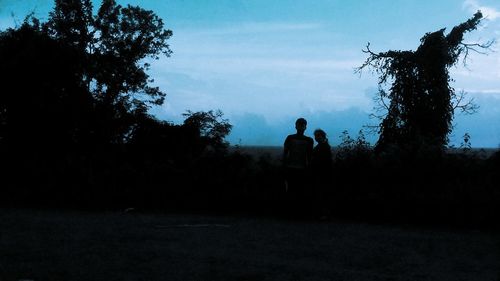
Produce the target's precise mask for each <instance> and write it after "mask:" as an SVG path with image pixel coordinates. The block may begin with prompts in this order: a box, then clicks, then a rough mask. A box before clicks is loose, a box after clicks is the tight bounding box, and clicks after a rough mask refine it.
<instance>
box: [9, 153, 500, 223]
mask: <svg viewBox="0 0 500 281" xmlns="http://www.w3.org/2000/svg"><path fill="white" fill-rule="evenodd" d="M168 147H169V146H161V147H160V146H146V145H132V144H126V145H108V146H102V147H92V148H81V147H73V148H64V149H61V148H53V149H52V150H50V152H49V151H47V154H44V153H41V154H36V153H24V154H20V153H17V152H14V151H13V150H10V151H5V150H3V151H2V159H4V160H7V161H2V163H3V164H2V172H3V178H4V180H3V182H4V184H2V189H1V191H0V192H1V198H2V205H4V206H9V205H10V206H20V205H21V206H45V207H65V208H67V207H70V208H72V207H78V208H91V209H113V210H117V209H125V208H128V207H135V208H138V209H141V210H165V211H219V212H224V213H233V212H250V213H255V214H265V215H283V214H287V212H288V214H290V215H304V214H306V213H307V212H309V210H305V211H304V209H303V208H301V206H308V205H314V203H315V202H310V200H312V199H311V197H304V198H300V199H296V201H294V202H287V200H288V199H287V196H286V192H285V184H284V181H285V178H284V174H283V170H282V168H281V163H280V161H279V160H278V159H275V158H272V157H271V156H270V155H268V154H263V155H260V156H259V155H248V154H245V153H242V152H241V151H238V150H236V151H232V152H228V151H227V150H219V151H215V150H211V149H208V148H205V149H204V150H203V152H201V153H200V154H198V155H197V156H193V157H191V158H189V157H186V155H179V156H178V157H175V153H173V152H174V151H178V147H177V146H171V147H170V149H168ZM356 149H357V150H356ZM356 149H353V150H349V151H347V150H344V151H343V153H344V154H343V155H340V154H339V153H340V151H339V152H338V153H337V155H336V158H335V161H334V166H333V168H332V172H331V177H332V183H331V185H330V186H329V187H328V192H327V194H326V195H325V196H326V200H325V201H326V202H327V207H328V209H329V210H330V212H331V214H332V215H333V216H334V217H339V218H358V219H374V220H381V221H392V220H394V221H399V222H415V221H420V222H424V223H446V224H449V223H453V224H467V225H471V224H472V225H475V224H491V223H496V222H498V219H499V218H498V215H497V214H498V213H500V212H498V211H500V210H499V206H500V204H499V203H500V188H498V186H500V185H499V183H500V179H499V176H498V175H499V173H498V172H499V170H500V155H499V154H498V153H497V154H494V155H493V156H491V157H489V158H487V159H483V158H479V157H476V156H474V155H472V154H463V153H455V154H443V155H433V156H427V157H423V156H421V157H419V158H413V159H402V158H400V157H398V156H395V155H383V156H381V155H376V154H374V153H373V152H372V150H371V149H365V150H362V151H361V150H359V147H358V148H356ZM21 151H25V150H21ZM347 152H351V153H350V154H346V153H347ZM49 154H50V155H49ZM5 163H10V164H8V165H5ZM7 182H9V183H8V184H7ZM312 183H313V180H312V178H311V186H310V187H309V188H310V190H311V192H312V190H313V188H314V186H313V185H312ZM290 205H292V206H295V207H297V208H295V207H292V208H291V209H290V208H289V209H287V206H290ZM294 210H300V212H303V213H300V214H299V213H295V214H294ZM304 212H305V213H304Z"/></svg>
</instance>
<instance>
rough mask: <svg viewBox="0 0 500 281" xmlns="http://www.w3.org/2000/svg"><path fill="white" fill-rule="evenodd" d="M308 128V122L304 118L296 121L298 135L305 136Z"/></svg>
mask: <svg viewBox="0 0 500 281" xmlns="http://www.w3.org/2000/svg"><path fill="white" fill-rule="evenodd" d="M306 128H307V121H306V119H304V118H299V119H297V121H295V129H297V133H298V134H304V132H305V131H306Z"/></svg>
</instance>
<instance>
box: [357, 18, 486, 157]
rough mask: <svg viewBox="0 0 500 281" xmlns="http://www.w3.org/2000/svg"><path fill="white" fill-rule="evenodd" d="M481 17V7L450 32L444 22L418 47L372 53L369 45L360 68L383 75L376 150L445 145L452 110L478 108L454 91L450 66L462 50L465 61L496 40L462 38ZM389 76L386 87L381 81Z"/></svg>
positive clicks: (449, 129) (411, 148)
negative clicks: (480, 41) (476, 41)
mask: <svg viewBox="0 0 500 281" xmlns="http://www.w3.org/2000/svg"><path fill="white" fill-rule="evenodd" d="M482 18H483V16H482V14H481V12H480V11H478V12H477V13H476V14H474V16H473V17H472V18H471V19H469V20H467V21H466V22H464V23H461V24H459V25H457V26H455V27H454V28H453V29H452V30H451V32H450V33H448V34H445V29H444V28H443V29H441V30H438V31H436V32H431V33H427V34H425V35H424V36H423V37H422V39H420V42H421V44H420V46H419V47H418V49H417V50H416V51H392V50H391V51H387V52H381V53H374V52H373V51H372V50H371V49H370V44H368V45H367V48H366V50H364V52H365V53H366V54H368V58H367V59H366V61H365V63H364V64H363V65H362V66H361V67H359V68H358V71H361V70H363V69H364V68H367V67H371V68H374V69H375V71H376V72H377V73H378V74H379V75H380V78H379V96H378V98H377V101H378V102H379V106H380V108H382V109H384V110H385V111H386V113H385V114H383V115H382V116H380V118H381V119H382V121H381V124H380V125H379V133H380V138H379V140H378V142H377V145H376V149H377V150H378V151H382V150H386V149H388V148H389V147H394V146H395V147H399V148H403V149H409V150H410V151H417V150H419V149H420V148H423V147H426V148H431V147H432V148H435V149H438V150H442V149H444V147H445V146H446V144H447V143H448V135H449V133H450V132H451V130H452V127H451V122H452V120H453V115H454V110H455V109H461V110H462V111H464V112H469V113H470V112H474V111H475V110H476V109H477V107H476V106H475V105H474V104H473V103H472V101H469V102H465V103H464V102H463V98H464V93H463V92H461V93H459V94H458V95H457V94H456V93H455V90H454V89H453V87H451V86H450V82H451V81H453V80H452V78H451V77H450V75H449V71H448V69H449V68H450V67H451V66H453V65H455V64H456V63H457V62H458V61H459V58H460V57H461V55H464V63H465V61H466V59H467V55H468V53H469V51H478V52H479V50H478V49H477V48H479V49H487V48H489V47H490V46H491V44H492V43H493V42H488V43H486V44H467V43H463V37H464V34H465V33H467V32H470V31H472V30H475V29H476V28H477V27H478V25H479V23H480V22H481V20H482ZM389 82H390V84H391V86H390V87H389V89H388V91H386V90H385V89H384V87H383V86H384V85H385V84H387V83H389Z"/></svg>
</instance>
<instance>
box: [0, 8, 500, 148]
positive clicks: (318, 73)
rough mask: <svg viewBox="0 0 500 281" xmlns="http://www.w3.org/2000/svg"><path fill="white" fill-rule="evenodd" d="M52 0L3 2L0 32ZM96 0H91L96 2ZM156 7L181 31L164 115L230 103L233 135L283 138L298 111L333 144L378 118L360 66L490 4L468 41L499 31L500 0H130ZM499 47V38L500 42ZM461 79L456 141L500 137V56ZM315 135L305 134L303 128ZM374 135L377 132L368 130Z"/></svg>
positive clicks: (160, 81) (165, 77)
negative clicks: (368, 51) (462, 103)
mask: <svg viewBox="0 0 500 281" xmlns="http://www.w3.org/2000/svg"><path fill="white" fill-rule="evenodd" d="M52 3H53V1H52V0H23V1H17V0H16V1H14V0H0V28H5V27H7V26H12V25H13V24H14V23H13V22H14V21H13V17H12V15H11V14H12V13H13V14H14V18H17V20H18V21H21V20H22V19H23V18H24V15H25V14H27V13H28V12H29V11H32V10H34V11H35V13H36V15H37V16H38V17H40V18H42V19H44V18H46V17H47V12H48V11H49V10H50V9H51V8H52ZM98 3H99V2H98V1H94V4H95V5H96V6H97V5H98ZM119 3H121V4H132V5H140V6H142V7H144V8H146V9H151V10H153V11H155V12H156V13H157V14H158V15H159V16H161V17H162V18H163V19H164V21H165V23H166V26H167V27H168V28H169V29H171V30H172V31H173V32H174V36H173V37H172V38H171V40H170V44H171V48H172V50H173V51H174V53H173V55H172V56H171V57H170V58H162V59H160V60H159V61H156V62H154V64H153V67H152V69H151V75H152V76H153V77H154V78H155V84H156V85H157V86H159V87H161V88H162V89H163V90H164V91H165V92H166V93H167V99H166V102H165V104H164V106H162V107H160V108H155V109H153V112H154V114H155V115H156V116H158V117H159V118H161V119H166V120H170V121H174V122H181V121H182V116H181V114H182V113H183V112H185V111H186V110H187V109H190V110H193V111H196V110H209V109H221V110H222V111H223V112H224V113H225V116H226V117H227V118H229V120H230V122H231V123H232V124H233V125H234V129H233V133H232V134H231V135H230V137H229V140H230V141H231V142H232V143H241V144H260V145H280V144H282V142H283V139H284V138H285V136H286V135H287V134H289V133H292V132H293V122H294V120H295V119H296V118H297V117H305V118H306V119H308V120H309V130H308V132H309V133H311V132H312V130H314V129H315V128H323V129H325V130H326V131H327V133H328V134H329V135H330V141H331V142H332V143H333V144H337V143H338V142H339V136H340V134H341V132H342V131H343V130H349V132H351V134H353V135H356V134H357V132H358V131H359V130H360V129H362V127H363V125H366V124H372V123H374V122H376V121H375V120H370V119H369V118H368V114H369V113H370V112H372V108H373V102H372V99H371V97H372V96H373V94H374V93H375V92H376V87H377V77H376V76H374V75H372V74H371V73H370V72H364V73H363V74H362V75H361V76H359V75H357V74H354V72H353V69H354V68H355V67H357V66H359V65H360V64H361V63H362V62H363V60H364V59H365V58H366V56H365V54H363V53H362V52H361V49H363V48H364V46H365V45H366V43H367V42H370V43H371V48H372V49H373V50H374V51H386V50H389V49H415V48H417V47H418V45H419V39H420V38H421V37H422V36H423V35H424V34H425V33H426V32H429V31H435V30H438V29H441V28H443V27H447V28H448V30H449V29H450V28H451V27H453V26H454V25H456V24H458V23H460V22H462V21H464V20H466V19H468V18H470V17H471V16H472V15H473V13H474V12H475V11H477V10H478V9H481V10H482V11H483V13H484V14H485V15H486V16H487V20H485V21H484V24H483V25H482V26H481V28H480V29H479V30H476V31H474V32H473V33H471V34H469V35H468V36H467V37H466V41H467V42H480V41H487V40H490V39H496V40H498V39H499V37H500V2H498V1H493V0H440V1H434V0H419V1H417V0H404V1H389V0H379V1H375V0H372V1H367V0H365V1H345V0H343V1H340V0H315V1H306V0H300V1H299V0H288V1H285V0H275V1H268V0H214V1H202V0H199V1H195V0H170V1H169V0H166V1H165V0H163V1H159V0H127V1H119ZM494 49H495V50H498V45H495V46H494ZM452 76H453V78H454V79H455V82H454V84H453V86H454V87H455V88H456V89H457V90H465V91H466V92H468V94H469V97H473V98H474V99H475V100H476V102H477V103H478V104H479V105H480V107H481V108H480V111H479V113H477V114H475V115H473V116H462V115H459V114H458V115H457V116H456V125H455V130H454V132H453V134H452V136H451V139H452V142H453V143H454V144H457V145H458V144H459V143H460V137H461V136H462V135H463V134H464V133H465V132H469V133H470V134H471V135H472V144H473V146H477V147H497V146H498V145H499V144H500V52H498V51H496V52H490V53H489V54H488V55H479V54H471V56H470V58H469V61H468V67H467V68H466V67H463V66H462V65H458V66H457V67H455V68H453V69H452ZM306 133H307V132H306ZM369 138H370V139H371V140H375V139H376V136H371V137H369Z"/></svg>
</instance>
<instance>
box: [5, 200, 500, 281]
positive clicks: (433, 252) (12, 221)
mask: <svg viewBox="0 0 500 281" xmlns="http://www.w3.org/2000/svg"><path fill="white" fill-rule="evenodd" d="M21 279H28V280H36V281H37V280H106V281H112V280H183V281H184V280H493V281H496V280H500V235H498V233H493V232H481V231H473V230H450V229H437V228H434V229H431V228H416V227H409V226H406V227H405V226H394V225H374V224H362V223H351V222H341V221H331V222H307V221H291V220H278V219H271V218H255V217H253V218H252V217H231V216H207V215H203V216H202V215H179V214H175V215H174V214H170V215H169V214H140V213H123V212H105V213H85V212H76V211H72V212H70V211H64V212H56V211H37V210H25V209H24V210H21V209H17V210H12V209H11V210H0V280H1V281H7V280H21Z"/></svg>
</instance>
